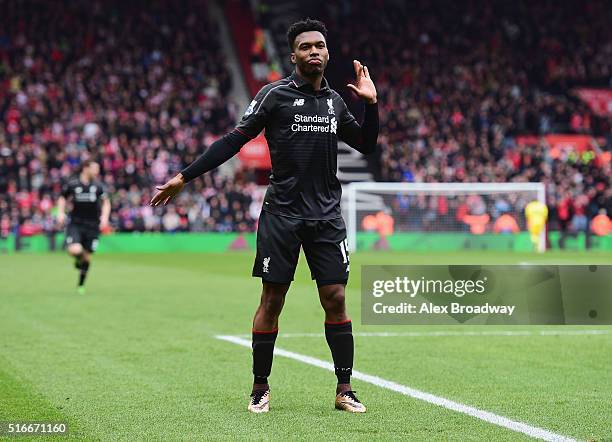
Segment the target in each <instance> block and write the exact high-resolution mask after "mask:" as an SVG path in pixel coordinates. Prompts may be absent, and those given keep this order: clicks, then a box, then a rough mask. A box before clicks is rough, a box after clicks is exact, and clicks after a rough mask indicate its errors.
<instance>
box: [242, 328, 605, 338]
mask: <svg viewBox="0 0 612 442" xmlns="http://www.w3.org/2000/svg"><path fill="white" fill-rule="evenodd" d="M609 333H610V332H609V331H608V330H538V331H530V330H516V331H510V330H491V331H459V332H455V331H431V332H355V333H353V336H357V337H365V338H371V337H377V338H389V337H402V336H410V337H436V336H580V335H607V334H609ZM233 336H237V337H239V338H250V337H251V335H250V334H241V335H233ZM323 336H324V335H323V333H279V334H278V337H279V338H322V337H323Z"/></svg>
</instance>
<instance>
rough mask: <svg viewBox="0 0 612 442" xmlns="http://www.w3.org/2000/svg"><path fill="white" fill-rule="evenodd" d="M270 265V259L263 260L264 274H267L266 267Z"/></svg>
mask: <svg viewBox="0 0 612 442" xmlns="http://www.w3.org/2000/svg"><path fill="white" fill-rule="evenodd" d="M269 265H270V257H269V256H268V257H267V258H264V259H263V272H264V273H269V272H268V266H269Z"/></svg>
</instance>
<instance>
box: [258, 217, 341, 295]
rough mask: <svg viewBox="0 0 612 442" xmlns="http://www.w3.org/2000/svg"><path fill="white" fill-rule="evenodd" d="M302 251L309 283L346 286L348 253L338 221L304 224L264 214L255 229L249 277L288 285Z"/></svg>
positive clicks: (295, 220) (338, 219)
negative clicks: (309, 274)
mask: <svg viewBox="0 0 612 442" xmlns="http://www.w3.org/2000/svg"><path fill="white" fill-rule="evenodd" d="M300 246H301V247H302V248H303V249H304V255H306V261H307V262H308V267H310V273H311V276H312V279H316V281H317V285H318V286H319V287H320V286H323V285H327V284H346V282H347V280H348V276H349V253H348V249H347V240H346V226H345V224H344V220H343V219H342V218H336V219H330V220H304V219H297V218H290V217H287V216H282V215H275V214H273V213H270V212H267V211H265V210H262V211H261V215H260V216H259V225H258V227H257V255H256V257H255V264H254V265H253V276H256V277H260V278H262V279H263V280H264V281H267V282H276V283H281V284H289V283H290V282H291V281H293V276H294V274H295V268H296V266H297V263H298V257H299V255H300Z"/></svg>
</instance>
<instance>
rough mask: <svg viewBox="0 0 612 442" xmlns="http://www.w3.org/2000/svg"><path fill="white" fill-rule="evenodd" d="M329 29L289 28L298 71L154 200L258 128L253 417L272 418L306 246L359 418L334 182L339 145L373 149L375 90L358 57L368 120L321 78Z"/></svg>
mask: <svg viewBox="0 0 612 442" xmlns="http://www.w3.org/2000/svg"><path fill="white" fill-rule="evenodd" d="M326 35H327V30H326V29H325V25H324V24H323V23H321V22H319V21H317V20H310V19H308V20H304V21H300V22H297V23H295V24H293V25H292V26H291V27H290V28H289V30H288V32H287V39H288V42H289V46H290V48H291V52H292V53H291V61H292V62H293V64H295V71H294V72H293V73H292V74H291V75H290V76H289V77H287V78H284V79H282V80H279V81H277V82H274V83H271V84H268V85H266V86H264V87H263V88H262V89H261V90H260V91H259V93H258V94H257V95H256V96H255V99H254V100H253V101H252V102H251V104H250V105H249V107H248V109H247V110H246V112H245V114H244V117H243V118H242V120H241V121H240V123H239V124H238V126H237V127H236V128H235V129H234V130H232V131H231V132H230V133H228V134H227V135H225V136H224V137H222V138H221V139H219V140H218V141H216V142H215V143H213V144H212V145H211V146H210V147H209V149H208V150H207V151H206V152H205V153H204V154H203V155H202V156H201V157H200V158H198V159H197V160H196V161H194V162H193V163H192V164H190V165H189V166H188V167H187V168H185V169H184V170H183V171H182V172H181V173H179V174H178V175H177V176H176V177H174V178H172V179H171V180H170V181H168V182H167V183H166V184H164V185H163V186H160V187H158V188H157V189H158V190H159V192H158V193H157V194H156V195H155V196H154V197H153V199H152V200H151V204H153V205H158V204H166V203H167V202H168V201H170V200H171V199H172V198H173V197H174V196H175V195H176V194H177V193H178V192H180V191H181V189H182V188H183V186H184V185H185V183H187V182H189V181H191V180H192V179H194V178H196V177H198V176H199V175H201V174H203V173H205V172H207V171H209V170H211V169H214V168H215V167H217V166H219V165H220V164H222V163H223V162H225V161H227V160H228V159H229V158H231V157H232V156H233V155H235V154H236V153H237V152H238V151H239V150H240V148H241V147H242V146H243V145H244V144H245V143H246V142H247V141H249V140H250V139H252V138H254V137H256V136H257V135H258V134H259V132H261V130H262V129H265V136H266V140H267V142H268V147H269V149H270V156H271V159H272V174H271V176H270V185H269V187H268V191H267V193H266V196H265V199H264V204H263V208H262V212H261V215H260V218H259V226H258V230H257V256H256V258H255V264H254V266H253V276H257V277H260V278H261V279H262V283H263V290H262V294H261V302H260V305H259V308H258V309H257V312H256V313H255V318H254V320H253V346H252V347H253V374H254V382H253V390H252V393H251V400H250V402H249V406H248V409H249V411H252V412H255V413H262V412H267V411H268V410H269V406H270V388H269V385H268V376H269V375H270V371H271V368H272V354H273V351H274V343H275V340H276V336H277V334H278V318H279V315H280V312H281V310H282V307H283V304H284V302H285V294H286V293H287V290H288V289H289V285H290V284H291V281H292V280H293V275H294V272H295V268H296V265H297V261H298V256H299V252H300V246H302V247H303V249H304V254H305V255H306V259H307V261H308V265H309V267H310V271H311V274H312V278H313V279H315V280H316V281H317V287H318V291H319V298H320V301H321V305H322V306H323V309H324V310H325V337H326V340H327V343H328V345H329V347H330V350H331V354H332V359H333V361H334V367H335V371H336V376H337V378H338V385H337V388H336V404H335V406H336V408H339V409H341V410H346V411H351V412H357V413H363V412H365V410H366V409H365V406H364V405H363V404H362V403H361V402H360V401H359V400H358V399H357V397H356V396H355V393H354V391H353V390H352V388H351V384H350V376H351V372H352V366H353V353H354V350H353V334H352V325H351V320H350V319H349V318H348V316H347V313H346V308H345V296H344V291H345V285H346V283H347V280H348V275H349V256H348V251H347V247H346V246H347V241H346V228H345V224H344V220H343V219H342V215H341V213H340V196H341V193H342V188H341V186H340V182H339V181H338V178H337V177H336V170H337V164H336V162H337V153H338V140H342V141H344V142H346V143H347V144H349V145H350V146H352V147H353V148H355V149H357V150H358V151H359V152H361V153H363V154H369V153H372V152H374V150H375V148H376V139H377V136H378V105H377V104H376V88H375V87H374V83H373V82H372V80H371V79H370V74H369V72H368V68H367V67H366V66H363V65H362V64H361V63H360V62H359V61H357V60H354V62H353V64H354V68H355V75H356V80H355V84H349V85H347V86H348V87H349V88H350V89H351V90H352V91H353V92H355V93H356V94H357V95H358V96H359V97H361V98H362V99H363V100H364V101H365V116H364V121H363V124H361V125H360V124H359V123H358V122H357V121H356V120H355V118H354V117H353V115H352V114H351V113H350V112H349V110H348V109H347V107H346V104H345V103H344V101H343V100H342V98H341V97H340V95H338V93H337V92H336V91H334V90H333V89H331V88H330V86H329V84H328V83H327V80H326V79H325V78H324V77H323V72H324V70H325V67H326V66H327V62H328V60H329V53H328V51H327V44H326Z"/></svg>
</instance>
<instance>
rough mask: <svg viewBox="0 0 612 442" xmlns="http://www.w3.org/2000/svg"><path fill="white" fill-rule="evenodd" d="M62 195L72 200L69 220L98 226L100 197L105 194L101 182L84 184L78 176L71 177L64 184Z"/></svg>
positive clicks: (100, 205) (100, 206)
mask: <svg viewBox="0 0 612 442" xmlns="http://www.w3.org/2000/svg"><path fill="white" fill-rule="evenodd" d="M62 195H63V196H64V198H66V199H71V200H72V211H71V212H70V220H71V222H73V223H77V224H86V225H88V226H94V227H97V226H99V224H100V212H101V208H102V199H103V198H104V197H105V195H106V193H105V190H104V187H103V185H102V183H99V182H93V181H92V182H90V183H88V184H85V183H83V182H81V180H80V179H79V178H73V179H71V180H69V181H68V182H67V183H66V184H65V185H64V188H63V189H62Z"/></svg>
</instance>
